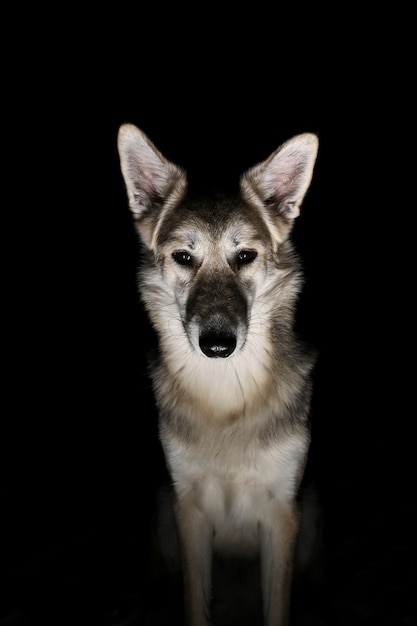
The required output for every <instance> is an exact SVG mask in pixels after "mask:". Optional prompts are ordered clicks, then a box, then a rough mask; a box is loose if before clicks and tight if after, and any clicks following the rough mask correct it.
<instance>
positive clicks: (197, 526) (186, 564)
mask: <svg viewBox="0 0 417 626" xmlns="http://www.w3.org/2000/svg"><path fill="white" fill-rule="evenodd" d="M174 512H175V518H176V522H177V529H178V537H179V542H180V548H181V557H182V568H183V581H184V608H185V623H186V626H209V624H210V618H209V608H210V593H211V568H212V541H213V530H212V526H211V524H210V523H209V522H207V520H206V519H205V517H204V515H203V513H202V512H201V510H200V509H199V508H198V505H197V504H196V503H195V500H194V499H193V498H192V497H190V496H186V497H185V498H181V499H179V498H177V500H176V502H175V504H174Z"/></svg>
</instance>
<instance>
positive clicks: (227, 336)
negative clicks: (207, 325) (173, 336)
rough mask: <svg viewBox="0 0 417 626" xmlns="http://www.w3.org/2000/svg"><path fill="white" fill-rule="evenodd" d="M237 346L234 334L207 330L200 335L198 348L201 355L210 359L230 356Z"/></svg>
mask: <svg viewBox="0 0 417 626" xmlns="http://www.w3.org/2000/svg"><path fill="white" fill-rule="evenodd" d="M236 344H237V339H236V334H235V333H231V332H222V331H217V330H214V329H208V330H205V331H203V332H201V333H200V337H199V346H200V349H201V351H202V353H203V354H205V355H206V356H208V357H210V358H219V357H221V358H223V359H224V358H226V357H228V356H230V355H231V354H232V353H233V352H234V350H235V348H236Z"/></svg>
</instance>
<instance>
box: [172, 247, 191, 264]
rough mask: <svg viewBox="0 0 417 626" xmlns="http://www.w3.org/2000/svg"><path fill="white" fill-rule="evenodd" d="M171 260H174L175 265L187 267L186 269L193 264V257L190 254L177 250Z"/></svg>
mask: <svg viewBox="0 0 417 626" xmlns="http://www.w3.org/2000/svg"><path fill="white" fill-rule="evenodd" d="M172 258H173V259H174V261H175V263H178V265H187V266H188V267H191V266H192V264H193V257H192V256H191V254H189V253H188V252H186V250H178V251H177V252H173V253H172Z"/></svg>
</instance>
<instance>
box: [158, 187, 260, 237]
mask: <svg viewBox="0 0 417 626" xmlns="http://www.w3.org/2000/svg"><path fill="white" fill-rule="evenodd" d="M265 230H267V229H266V225H265V222H264V220H263V218H262V216H261V215H260V214H259V212H258V211H257V210H256V209H255V208H254V207H252V206H250V205H248V204H247V203H246V202H245V201H244V200H243V199H242V198H241V197H240V196H239V195H216V196H203V197H191V198H189V199H185V200H184V201H183V202H181V203H180V204H179V205H178V206H176V207H175V208H174V209H173V210H172V211H170V212H169V213H168V214H167V215H166V217H165V219H164V221H163V224H161V228H160V232H159V237H158V238H159V239H160V240H161V239H164V240H172V239H177V238H179V239H193V238H196V237H199V236H204V237H209V238H213V239H216V240H218V239H220V238H224V237H227V239H229V240H231V241H232V242H233V243H234V244H235V245H238V244H239V242H240V241H245V240H248V239H254V238H257V237H259V236H262V234H264V236H265Z"/></svg>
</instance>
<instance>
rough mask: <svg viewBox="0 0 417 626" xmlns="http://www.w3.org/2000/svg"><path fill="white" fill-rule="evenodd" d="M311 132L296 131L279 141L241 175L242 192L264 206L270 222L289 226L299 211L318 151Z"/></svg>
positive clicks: (316, 142)
mask: <svg viewBox="0 0 417 626" xmlns="http://www.w3.org/2000/svg"><path fill="white" fill-rule="evenodd" d="M318 144H319V142H318V137H317V135H315V134H313V133H303V134H301V135H296V136H295V137H293V138H292V139H289V140H288V141H286V142H285V143H284V144H282V145H281V146H280V147H279V148H278V150H276V151H275V152H274V153H273V154H271V156H270V157H269V158H268V159H267V160H266V161H263V163H259V164H258V165H255V166H254V167H252V168H251V169H250V170H248V171H247V172H246V173H245V174H243V176H242V178H241V188H242V192H243V195H244V196H245V197H246V199H247V200H249V201H251V200H252V201H255V202H256V204H259V201H261V202H262V205H263V206H264V207H265V208H266V209H267V211H268V213H269V215H270V217H271V218H272V221H273V222H276V220H277V219H278V221H279V222H281V223H282V222H284V223H286V224H287V226H289V225H290V224H291V223H292V220H293V219H294V218H296V217H297V216H298V215H299V213H300V206H301V203H302V201H303V199H304V196H305V194H306V191H307V189H308V187H309V186H310V182H311V177H312V175H313V169H314V164H315V162H316V157H317V151H318Z"/></svg>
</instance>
